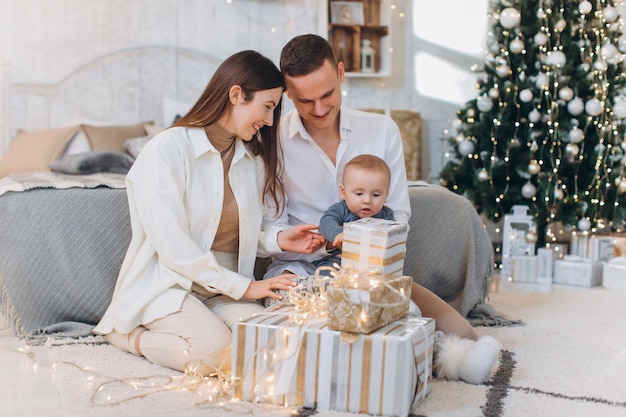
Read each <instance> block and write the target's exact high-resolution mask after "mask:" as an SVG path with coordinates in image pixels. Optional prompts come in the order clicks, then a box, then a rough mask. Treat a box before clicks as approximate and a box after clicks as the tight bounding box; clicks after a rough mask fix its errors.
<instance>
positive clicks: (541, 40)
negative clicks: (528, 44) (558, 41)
mask: <svg viewBox="0 0 626 417" xmlns="http://www.w3.org/2000/svg"><path fill="white" fill-rule="evenodd" d="M533 40H534V41H535V43H536V44H537V45H539V46H543V45H545V44H546V43H548V35H546V34H545V33H543V32H537V33H536V34H535V36H534V37H533Z"/></svg>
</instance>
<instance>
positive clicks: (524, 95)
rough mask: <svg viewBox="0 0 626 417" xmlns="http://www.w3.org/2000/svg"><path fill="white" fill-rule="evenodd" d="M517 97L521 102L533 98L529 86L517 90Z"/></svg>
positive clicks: (526, 101)
mask: <svg viewBox="0 0 626 417" xmlns="http://www.w3.org/2000/svg"><path fill="white" fill-rule="evenodd" d="M519 99H520V100H522V102H523V103H530V102H531V101H532V99H533V92H532V91H531V90H530V88H525V89H523V90H522V91H520V92H519Z"/></svg>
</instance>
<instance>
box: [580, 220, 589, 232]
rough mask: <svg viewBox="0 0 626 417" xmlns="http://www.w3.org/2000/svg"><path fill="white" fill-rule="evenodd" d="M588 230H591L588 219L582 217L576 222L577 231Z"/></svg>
mask: <svg viewBox="0 0 626 417" xmlns="http://www.w3.org/2000/svg"><path fill="white" fill-rule="evenodd" d="M589 229H591V222H590V221H589V219H587V218H586V217H583V218H581V219H580V220H578V230H581V231H583V232H586V231H587V230H589Z"/></svg>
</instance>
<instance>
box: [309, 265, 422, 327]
mask: <svg viewBox="0 0 626 417" xmlns="http://www.w3.org/2000/svg"><path fill="white" fill-rule="evenodd" d="M318 273H319V271H316V274H318ZM333 275H334V279H333V280H332V283H331V284H330V285H329V286H328V288H327V289H326V295H327V304H328V317H329V327H330V328H331V329H333V330H338V331H342V332H350V333H363V334H368V333H371V332H373V331H374V330H377V329H379V328H381V327H383V326H385V325H387V324H389V323H391V322H393V321H396V320H398V319H401V318H403V317H405V316H406V315H407V314H408V312H409V301H410V297H411V285H412V283H413V279H412V278H411V277H409V276H397V275H384V274H382V272H381V271H380V270H379V269H377V268H369V269H366V270H364V271H362V272H356V271H355V269H354V267H352V266H351V265H347V266H346V267H344V268H341V269H339V270H335V271H333Z"/></svg>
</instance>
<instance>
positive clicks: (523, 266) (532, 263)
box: [511, 255, 538, 282]
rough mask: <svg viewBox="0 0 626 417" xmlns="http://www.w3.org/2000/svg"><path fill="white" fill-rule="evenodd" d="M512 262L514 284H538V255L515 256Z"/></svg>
mask: <svg viewBox="0 0 626 417" xmlns="http://www.w3.org/2000/svg"><path fill="white" fill-rule="evenodd" d="M512 261H513V262H512V265H513V266H512V268H511V278H512V279H513V282H537V266H538V258H537V256H536V255H528V256H524V255H514V256H513V257H512Z"/></svg>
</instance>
